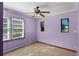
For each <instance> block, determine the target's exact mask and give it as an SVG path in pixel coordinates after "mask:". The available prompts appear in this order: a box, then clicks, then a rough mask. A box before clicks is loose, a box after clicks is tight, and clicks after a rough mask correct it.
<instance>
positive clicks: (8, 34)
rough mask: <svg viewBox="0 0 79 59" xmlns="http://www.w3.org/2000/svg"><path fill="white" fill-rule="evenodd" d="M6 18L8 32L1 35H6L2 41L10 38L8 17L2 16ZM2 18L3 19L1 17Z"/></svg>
mask: <svg viewBox="0 0 79 59" xmlns="http://www.w3.org/2000/svg"><path fill="white" fill-rule="evenodd" d="M3 18H6V19H7V25H8V26H7V29H8V33H7V34H3V35H7V38H6V39H3V41H7V40H10V19H9V18H8V17H3ZM3 20H4V19H3Z"/></svg>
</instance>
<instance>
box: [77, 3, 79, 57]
mask: <svg viewBox="0 0 79 59" xmlns="http://www.w3.org/2000/svg"><path fill="white" fill-rule="evenodd" d="M77 18H78V22H77V26H78V32H77V34H78V35H77V36H78V37H77V38H78V39H77V51H78V56H79V3H78V10H77Z"/></svg>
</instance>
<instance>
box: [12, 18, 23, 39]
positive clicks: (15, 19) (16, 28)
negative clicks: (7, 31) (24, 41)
mask: <svg viewBox="0 0 79 59" xmlns="http://www.w3.org/2000/svg"><path fill="white" fill-rule="evenodd" d="M13 20H19V21H22V29H23V31H22V37H16V38H13V34H15V33H13V27H12V39H19V38H24V20H22V19H18V18H12V25H13ZM17 25H19V24H17ZM16 29H20V28H16ZM20 33H21V32H20Z"/></svg>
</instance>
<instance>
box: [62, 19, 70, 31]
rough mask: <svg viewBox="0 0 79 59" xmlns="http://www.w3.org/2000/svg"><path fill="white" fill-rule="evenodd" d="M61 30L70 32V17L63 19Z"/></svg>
mask: <svg viewBox="0 0 79 59" xmlns="http://www.w3.org/2000/svg"><path fill="white" fill-rule="evenodd" d="M61 32H69V18H64V19H61Z"/></svg>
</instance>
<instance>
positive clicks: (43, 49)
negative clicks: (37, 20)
mask: <svg viewBox="0 0 79 59" xmlns="http://www.w3.org/2000/svg"><path fill="white" fill-rule="evenodd" d="M75 55H76V52H73V51H69V50H65V49H62V48H57V47H54V46H50V45H47V44H43V43H39V42H36V43H34V44H30V45H28V46H25V47H22V48H19V49H16V50H13V51H10V52H7V53H5V54H4V56H75Z"/></svg>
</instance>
